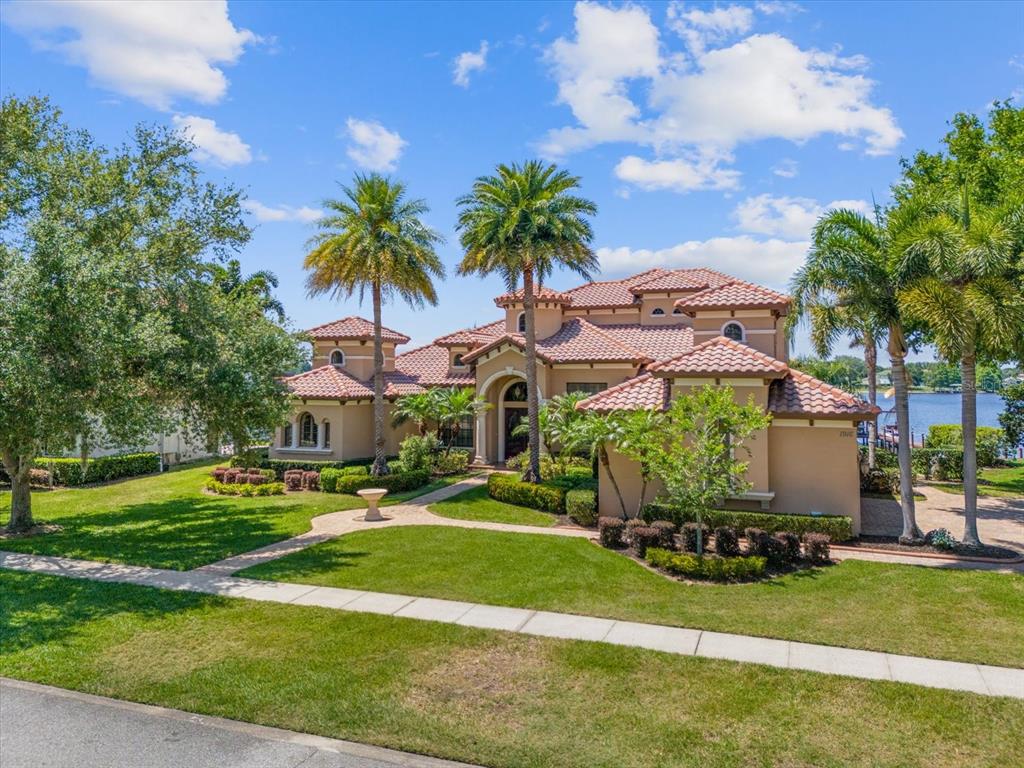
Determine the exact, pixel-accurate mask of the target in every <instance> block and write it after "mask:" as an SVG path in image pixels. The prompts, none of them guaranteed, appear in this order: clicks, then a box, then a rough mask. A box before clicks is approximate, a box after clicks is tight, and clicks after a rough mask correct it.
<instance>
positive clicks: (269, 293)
mask: <svg viewBox="0 0 1024 768" xmlns="http://www.w3.org/2000/svg"><path fill="white" fill-rule="evenodd" d="M208 269H209V272H210V275H211V277H212V279H213V284H214V286H216V287H217V288H218V289H219V290H220V292H221V293H223V294H224V295H225V296H227V297H229V298H239V297H242V296H251V297H253V298H255V299H256V301H257V302H259V305H260V309H262V310H263V311H264V312H266V313H268V314H271V315H273V316H275V317H276V318H277V320H278V322H280V323H283V322H284V318H285V315H284V305H283V304H281V302H280V301H278V300H277V298H275V296H274V289H275V288H277V275H275V274H274V273H273V272H270V271H269V270H266V269H261V270H260V271H259V272H253V273H252V274H251V275H249V276H248V277H242V265H241V264H240V263H239V261H238V259H231V260H230V261H228V263H227V264H226V265H222V264H216V263H212V264H209V265H208Z"/></svg>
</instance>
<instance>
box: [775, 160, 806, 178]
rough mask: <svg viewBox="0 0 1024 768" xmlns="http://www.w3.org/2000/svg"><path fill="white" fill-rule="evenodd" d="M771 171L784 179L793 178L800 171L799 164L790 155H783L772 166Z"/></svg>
mask: <svg viewBox="0 0 1024 768" xmlns="http://www.w3.org/2000/svg"><path fill="white" fill-rule="evenodd" d="M772 173H774V174H775V175H776V176H781V177H782V178H784V179H794V178H796V176H797V175H798V174H799V173H800V164H799V163H798V162H797V161H796V160H793V159H792V158H790V157H785V158H783V159H782V160H779V162H777V163H776V164H775V165H774V166H772Z"/></svg>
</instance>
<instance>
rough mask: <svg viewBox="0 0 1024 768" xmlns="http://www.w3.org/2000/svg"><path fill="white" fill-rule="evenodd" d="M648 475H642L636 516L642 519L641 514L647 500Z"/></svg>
mask: <svg viewBox="0 0 1024 768" xmlns="http://www.w3.org/2000/svg"><path fill="white" fill-rule="evenodd" d="M647 482H648V481H647V473H646V472H641V473H640V500H639V501H638V502H637V503H636V516H637V517H640V514H641V513H642V512H643V511H644V499H646V498H647Z"/></svg>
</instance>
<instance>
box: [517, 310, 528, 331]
mask: <svg viewBox="0 0 1024 768" xmlns="http://www.w3.org/2000/svg"><path fill="white" fill-rule="evenodd" d="M516 328H517V329H518V330H519V332H520V333H526V313H525V312H520V313H519V318H518V319H517V320H516Z"/></svg>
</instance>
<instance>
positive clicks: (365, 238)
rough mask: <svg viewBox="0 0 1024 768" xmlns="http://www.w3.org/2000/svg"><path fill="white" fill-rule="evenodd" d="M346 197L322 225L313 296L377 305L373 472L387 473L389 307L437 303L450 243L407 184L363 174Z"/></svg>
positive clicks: (311, 258)
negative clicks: (442, 249)
mask: <svg viewBox="0 0 1024 768" xmlns="http://www.w3.org/2000/svg"><path fill="white" fill-rule="evenodd" d="M342 191H343V192H344V198H343V199H340V200H325V201H324V203H323V205H324V208H326V209H327V214H326V215H325V216H324V217H323V218H321V219H319V220H318V221H317V227H318V228H319V230H320V231H319V232H318V233H317V234H316V235H315V236H314V237H313V238H311V239H310V241H309V244H308V247H309V248H310V251H309V253H307V254H306V259H305V262H304V264H303V266H304V267H305V268H306V269H307V270H309V275H308V277H307V278H306V288H307V290H308V292H309V295H310V296H318V295H322V294H330V295H331V296H333V297H336V298H338V297H346V298H347V297H350V296H352V294H353V293H355V292H356V291H358V292H359V300H360V301H362V300H363V296H364V294H365V292H366V291H367V290H369V292H370V295H371V297H372V300H373V438H374V458H373V467H372V469H371V473H372V474H373V475H384V474H387V471H388V467H387V460H386V458H385V455H384V454H385V451H384V345H383V343H382V341H381V333H382V331H381V305H382V304H383V303H384V301H386V300H389V299H391V298H392V297H394V296H395V295H397V296H399V297H400V298H401V299H403V300H404V301H405V302H406V303H407V304H409V305H410V306H412V307H422V306H423V305H424V303H425V302H429V303H430V304H432V305H434V304H437V293H436V291H435V290H434V282H433V278H435V277H436V278H441V277H444V265H443V264H442V263H441V259H440V258H439V257H438V255H437V253H436V251H435V250H434V246H435V245H437V244H439V243H441V242H443V238H442V237H441V236H440V235H439V234H437V233H436V232H434V231H433V230H432V229H430V227H428V226H427V225H426V224H424V223H423V221H422V220H421V218H420V217H421V216H423V215H424V214H425V213H427V211H429V210H430V209H429V208H428V207H427V204H426V203H425V202H424V201H423V200H409V199H407V198H406V190H405V185H404V184H402V183H401V182H399V181H392V180H391V179H389V178H387V177H384V176H381V175H379V174H376V173H374V174H370V175H369V176H363V175H360V174H357V175H356V177H355V183H354V184H353V185H352V186H351V187H346V186H342Z"/></svg>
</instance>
